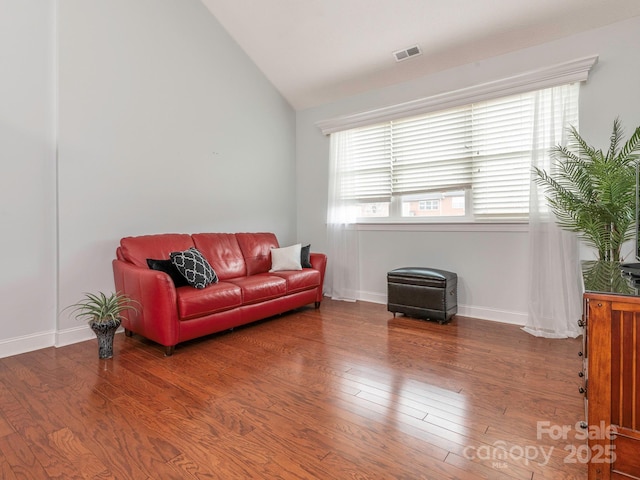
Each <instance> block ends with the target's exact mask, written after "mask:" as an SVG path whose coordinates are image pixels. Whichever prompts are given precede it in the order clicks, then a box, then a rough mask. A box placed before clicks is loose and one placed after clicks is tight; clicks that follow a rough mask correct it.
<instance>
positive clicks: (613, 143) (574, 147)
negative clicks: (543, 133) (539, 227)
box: [534, 118, 640, 262]
mask: <svg viewBox="0 0 640 480" xmlns="http://www.w3.org/2000/svg"><path fill="white" fill-rule="evenodd" d="M623 133H624V132H623V128H622V125H621V123H620V120H619V119H617V118H616V120H615V121H614V122H613V132H612V133H611V137H610V145H609V149H608V150H607V151H606V153H604V152H603V151H602V150H597V149H595V148H594V147H592V146H590V145H589V144H587V142H586V141H585V140H584V139H583V138H582V137H581V136H580V134H579V133H578V130H577V129H576V128H575V127H571V128H570V141H569V145H568V146H566V147H565V146H562V145H558V146H556V147H554V148H552V149H551V152H550V153H551V158H552V160H553V161H554V164H553V167H552V168H553V169H554V171H553V172H552V173H550V172H546V171H544V170H541V169H539V168H537V167H534V170H535V173H536V178H535V180H536V182H537V183H538V184H539V185H541V186H542V187H544V188H545V192H546V195H547V201H548V202H549V206H550V208H551V211H552V212H553V213H554V214H555V216H556V218H557V222H558V225H560V227H561V228H564V229H566V230H570V231H573V232H577V233H578V235H579V236H580V237H581V238H582V239H583V240H584V241H585V243H586V244H587V245H590V246H592V247H594V248H595V249H596V250H597V251H598V258H599V260H603V261H611V262H618V261H621V258H620V249H621V247H622V244H623V243H624V242H625V241H627V240H630V239H632V238H633V236H634V232H633V229H632V227H633V226H634V225H635V208H636V164H637V161H638V158H640V153H639V151H638V150H639V148H640V127H638V128H636V130H635V132H634V133H633V135H631V137H630V138H629V140H627V141H626V142H625V143H623V138H622V137H623Z"/></svg>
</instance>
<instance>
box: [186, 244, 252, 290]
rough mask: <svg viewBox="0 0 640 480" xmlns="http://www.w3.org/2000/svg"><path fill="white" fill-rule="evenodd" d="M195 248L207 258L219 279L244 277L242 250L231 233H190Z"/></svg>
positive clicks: (244, 267) (244, 268) (245, 269)
mask: <svg viewBox="0 0 640 480" xmlns="http://www.w3.org/2000/svg"><path fill="white" fill-rule="evenodd" d="M191 238H192V239H193V243H194V244H195V246H196V248H197V249H198V250H200V251H201V252H202V255H204V257H205V258H206V259H207V260H209V263H210V264H211V266H212V267H213V269H214V270H215V271H216V273H217V274H218V278H219V279H220V280H225V279H227V278H235V277H244V276H245V275H246V274H247V268H246V266H245V263H244V257H243V256H242V250H240V245H238V240H236V236H235V234H233V233H194V234H193V235H191Z"/></svg>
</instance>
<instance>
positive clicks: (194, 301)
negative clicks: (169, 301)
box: [176, 282, 242, 320]
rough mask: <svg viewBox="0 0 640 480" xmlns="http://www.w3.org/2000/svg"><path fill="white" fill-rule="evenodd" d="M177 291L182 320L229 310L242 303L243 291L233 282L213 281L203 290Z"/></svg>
mask: <svg viewBox="0 0 640 480" xmlns="http://www.w3.org/2000/svg"><path fill="white" fill-rule="evenodd" d="M176 292H177V297H178V300H177V303H178V316H179V317H180V319H182V320H188V319H190V318H195V317H202V316H204V315H209V314H212V313H216V312H221V311H223V310H229V309H231V308H235V307H239V306H240V305H241V304H242V291H241V289H240V287H238V286H237V285H234V284H232V283H226V282H218V283H212V284H211V285H208V286H207V287H205V288H203V289H202V290H197V289H195V288H180V289H179V290H177V291H176Z"/></svg>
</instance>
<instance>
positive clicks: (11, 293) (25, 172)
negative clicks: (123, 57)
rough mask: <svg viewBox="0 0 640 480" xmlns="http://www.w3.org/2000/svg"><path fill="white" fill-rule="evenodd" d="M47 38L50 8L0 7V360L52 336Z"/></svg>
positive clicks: (29, 3)
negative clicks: (15, 343) (2, 355)
mask: <svg viewBox="0 0 640 480" xmlns="http://www.w3.org/2000/svg"><path fill="white" fill-rule="evenodd" d="M53 38H54V9H53V2H48V1H47V2H43V1H42V0H10V1H7V0H3V1H1V2H0V166H1V169H2V172H1V173H0V224H1V225H2V235H0V252H2V254H1V255H2V267H1V268H0V306H1V307H2V321H1V322H0V324H1V325H2V328H1V329H0V353H1V352H3V351H5V352H7V354H10V353H16V352H17V351H19V350H20V349H35V348H40V347H43V346H46V345H47V344H51V339H52V338H53V337H52V336H53V332H54V330H55V321H56V316H55V296H56V287H55V285H56V272H55V265H56V257H55V218H56V216H55V124H54V105H55V102H54V95H55V87H54V56H55V48H54V42H53ZM16 338H17V339H19V342H20V343H21V346H20V347H19V349H18V350H15V348H14V346H13V345H11V344H6V343H5V342H4V340H5V339H16Z"/></svg>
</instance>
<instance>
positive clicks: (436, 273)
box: [387, 267, 458, 280]
mask: <svg viewBox="0 0 640 480" xmlns="http://www.w3.org/2000/svg"><path fill="white" fill-rule="evenodd" d="M387 275H393V276H395V277H409V278H431V279H434V280H435V279H437V280H453V279H454V278H457V277H458V275H456V274H455V273H453V272H447V271H446V270H439V269H437V268H425V267H402V268H396V269H395V270H391V271H390V272H389V273H388V274H387Z"/></svg>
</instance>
